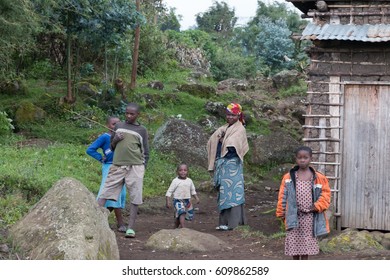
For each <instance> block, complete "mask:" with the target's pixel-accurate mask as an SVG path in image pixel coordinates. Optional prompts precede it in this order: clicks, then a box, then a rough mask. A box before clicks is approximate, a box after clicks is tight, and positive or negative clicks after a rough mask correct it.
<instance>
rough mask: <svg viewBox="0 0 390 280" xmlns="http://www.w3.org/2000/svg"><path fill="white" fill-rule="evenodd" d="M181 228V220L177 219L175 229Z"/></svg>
mask: <svg viewBox="0 0 390 280" xmlns="http://www.w3.org/2000/svg"><path fill="white" fill-rule="evenodd" d="M179 226H180V220H179V218H177V219H176V218H175V228H178V227H179Z"/></svg>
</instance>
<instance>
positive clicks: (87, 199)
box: [10, 178, 119, 260]
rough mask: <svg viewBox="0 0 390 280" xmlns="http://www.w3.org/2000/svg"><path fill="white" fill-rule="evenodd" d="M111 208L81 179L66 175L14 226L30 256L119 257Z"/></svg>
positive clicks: (13, 233)
mask: <svg viewBox="0 0 390 280" xmlns="http://www.w3.org/2000/svg"><path fill="white" fill-rule="evenodd" d="M108 213H109V212H108V210H107V209H105V208H102V207H99V206H98V204H97V203H96V200H95V197H94V195H93V194H92V193H91V192H90V191H89V190H88V189H87V188H86V187H85V186H84V185H83V184H82V183H80V182H79V181H77V180H75V179H73V178H63V179H61V180H59V181H58V182H57V183H55V184H54V186H53V187H52V188H50V189H49V190H48V191H47V193H46V194H45V195H44V196H43V197H42V199H41V200H40V201H39V202H38V203H37V204H36V205H35V206H34V207H33V208H32V209H31V210H30V212H29V213H28V214H27V215H26V216H25V217H24V218H23V219H22V220H20V221H19V222H18V223H16V224H15V225H14V226H13V227H12V228H11V230H10V234H11V237H12V239H13V242H14V243H15V245H16V246H17V247H18V248H20V249H21V250H22V251H23V252H24V253H25V255H26V258H27V259H38V260H56V259H60V260H86V259H93V260H96V259H112V260H118V259H119V250H118V246H117V243H116V237H115V233H114V232H113V231H112V230H111V229H110V227H109V225H108Z"/></svg>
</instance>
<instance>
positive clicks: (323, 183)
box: [276, 166, 331, 232]
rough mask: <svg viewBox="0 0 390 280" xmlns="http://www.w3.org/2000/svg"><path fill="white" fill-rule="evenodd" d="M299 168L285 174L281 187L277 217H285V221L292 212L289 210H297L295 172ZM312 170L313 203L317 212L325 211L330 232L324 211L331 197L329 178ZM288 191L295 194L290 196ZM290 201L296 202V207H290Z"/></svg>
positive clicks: (327, 224)
mask: <svg viewBox="0 0 390 280" xmlns="http://www.w3.org/2000/svg"><path fill="white" fill-rule="evenodd" d="M297 170H298V167H297V166H296V167H294V168H292V169H291V170H290V172H288V173H286V174H285V175H284V176H283V179H282V182H281V184H280V188H279V195H278V204H277V207H276V217H279V218H284V219H285V223H286V222H287V219H286V216H287V215H290V214H291V211H289V210H292V211H293V212H294V211H295V212H296V211H297V209H296V208H297V207H296V196H295V172H296V171H297ZM310 170H311V171H312V173H313V182H312V193H313V196H312V197H313V204H314V207H315V210H316V212H318V213H323V215H324V216H325V220H326V229H327V231H328V232H329V221H328V219H327V217H326V215H325V212H324V211H325V210H326V209H328V208H329V205H330V198H331V192H330V187H329V182H328V178H326V176H325V175H323V174H322V173H320V172H318V171H315V170H314V169H313V168H311V167H310ZM288 188H293V189H292V190H290V191H288ZM288 193H290V194H293V195H290V197H289V195H288ZM292 199H293V200H292ZM289 201H290V203H292V204H295V205H294V208H295V209H288V204H289ZM288 218H290V217H288ZM286 228H289V227H288V226H287V224H286Z"/></svg>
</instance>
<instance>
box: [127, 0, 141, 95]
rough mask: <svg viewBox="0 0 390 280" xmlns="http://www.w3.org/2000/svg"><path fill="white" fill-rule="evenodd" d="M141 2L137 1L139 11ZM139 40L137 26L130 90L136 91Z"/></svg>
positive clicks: (138, 28)
mask: <svg viewBox="0 0 390 280" xmlns="http://www.w3.org/2000/svg"><path fill="white" fill-rule="evenodd" d="M140 2H141V0H136V7H137V11H138V12H139V10H140ZM139 40H140V27H139V25H137V27H136V29H135V38H134V51H133V67H132V70H131V82H130V89H131V90H134V89H135V84H136V79H137V68H138V51H139Z"/></svg>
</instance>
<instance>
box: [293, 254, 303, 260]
mask: <svg viewBox="0 0 390 280" xmlns="http://www.w3.org/2000/svg"><path fill="white" fill-rule="evenodd" d="M300 259H301V258H300V255H295V256H293V260H300Z"/></svg>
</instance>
